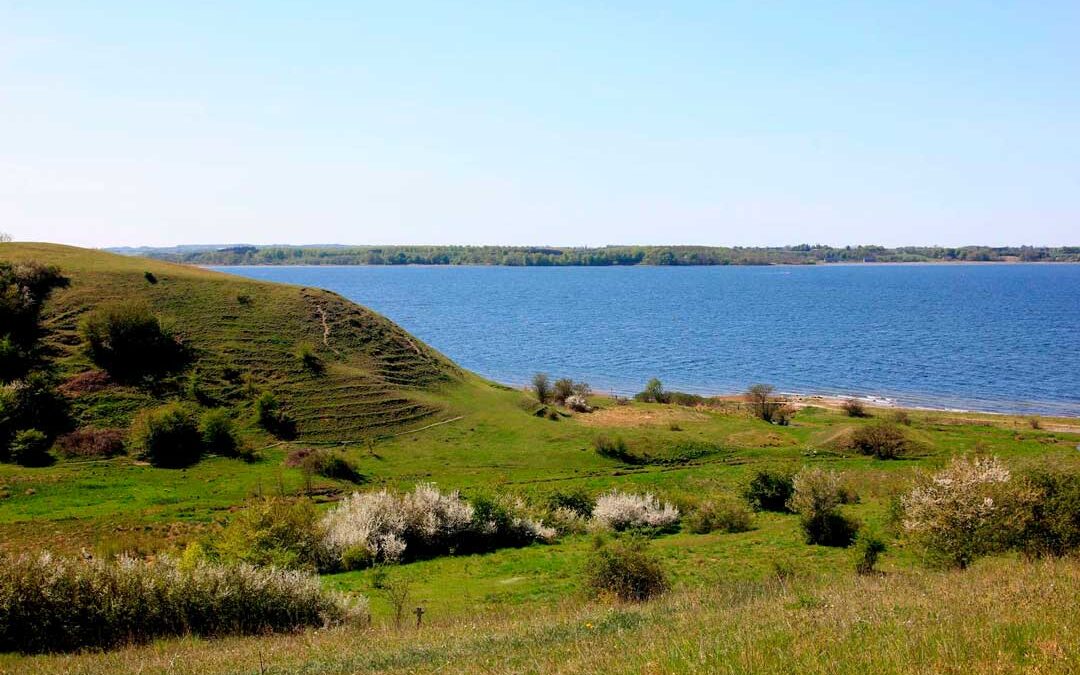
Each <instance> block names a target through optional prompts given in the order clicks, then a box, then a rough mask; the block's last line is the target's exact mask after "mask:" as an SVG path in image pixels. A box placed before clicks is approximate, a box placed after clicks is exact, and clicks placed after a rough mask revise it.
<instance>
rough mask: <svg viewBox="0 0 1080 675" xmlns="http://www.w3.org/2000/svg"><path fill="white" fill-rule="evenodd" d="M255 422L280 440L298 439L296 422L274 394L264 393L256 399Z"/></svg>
mask: <svg viewBox="0 0 1080 675" xmlns="http://www.w3.org/2000/svg"><path fill="white" fill-rule="evenodd" d="M255 421H256V422H257V423H258V425H259V426H260V427H262V428H263V429H265V430H266V431H268V432H270V433H271V434H273V435H274V436H276V437H278V438H282V439H290V438H295V437H296V421H295V420H293V418H292V417H291V416H290V415H289V414H288V413H287V412H286V411H285V409H284V408H282V406H281V402H280V401H278V398H277V396H274V394H273V393H272V392H269V391H267V392H263V393H262V394H260V395H259V397H258V398H257V399H255Z"/></svg>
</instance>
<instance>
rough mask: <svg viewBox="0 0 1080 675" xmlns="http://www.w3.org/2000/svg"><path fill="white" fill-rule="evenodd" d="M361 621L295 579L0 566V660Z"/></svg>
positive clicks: (351, 608)
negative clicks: (10, 655) (1, 655)
mask: <svg viewBox="0 0 1080 675" xmlns="http://www.w3.org/2000/svg"><path fill="white" fill-rule="evenodd" d="M364 615H366V602H365V601H364V600H363V599H360V600H358V601H353V602H347V601H346V600H345V599H344V598H342V597H340V596H335V595H331V594H328V593H326V592H324V591H323V590H322V588H321V586H320V585H319V580H318V579H317V578H316V577H314V576H309V575H306V574H303V573H300V572H295V571H286V570H280V569H275V568H257V567H253V566H251V565H232V566H226V565H218V564H214V563H210V562H208V561H205V560H195V561H191V562H187V561H185V562H184V563H179V562H177V561H174V560H172V559H169V558H161V559H158V560H156V561H154V562H145V561H142V560H135V559H130V558H120V559H118V560H116V561H103V560H89V561H84V560H69V559H64V558H58V557H53V556H51V555H49V554H41V555H36V556H34V555H28V554H23V555H18V556H5V557H2V558H0V652H8V651H20V652H49V651H71V650H76V649H84V648H105V647H113V646H117V645H120V644H124V643H129V642H145V641H149V640H153V639H157V638H161V637H167V636H176V635H187V634H193V635H200V636H221V635H229V634H261V633H265V632H267V631H282V630H294V629H296V628H299V627H303V626H323V625H326V624H333V623H339V622H343V621H346V620H349V619H350V618H358V617H361V616H364Z"/></svg>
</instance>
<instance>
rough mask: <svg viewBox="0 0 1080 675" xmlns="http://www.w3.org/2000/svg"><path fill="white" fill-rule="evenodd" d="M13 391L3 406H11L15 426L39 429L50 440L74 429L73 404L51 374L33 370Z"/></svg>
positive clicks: (12, 420) (11, 416) (11, 417)
mask: <svg viewBox="0 0 1080 675" xmlns="http://www.w3.org/2000/svg"><path fill="white" fill-rule="evenodd" d="M11 391H12V394H13V397H12V398H10V399H9V400H7V401H6V402H5V403H3V405H4V406H10V409H9V412H8V414H9V415H10V420H11V424H13V425H14V427H15V428H19V429H39V430H41V431H43V432H44V433H45V435H46V436H48V437H49V438H50V439H51V438H54V437H55V436H56V435H57V434H61V433H63V432H65V431H68V430H69V429H71V415H70V406H69V405H68V401H67V399H66V398H64V396H63V395H61V394H60V392H59V391H57V389H56V380H55V379H54V378H53V377H52V376H51V375H50V374H48V373H45V372H42V371H34V372H31V373H30V374H28V375H27V376H26V377H24V378H23V379H21V380H19V381H18V382H16V383H15V384H14V386H13V387H12V390H11Z"/></svg>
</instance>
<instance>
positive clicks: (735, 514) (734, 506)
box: [686, 500, 753, 534]
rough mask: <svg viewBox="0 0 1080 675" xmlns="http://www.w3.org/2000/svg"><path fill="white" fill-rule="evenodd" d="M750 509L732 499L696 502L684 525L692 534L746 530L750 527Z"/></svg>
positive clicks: (751, 517) (751, 518)
mask: <svg viewBox="0 0 1080 675" xmlns="http://www.w3.org/2000/svg"><path fill="white" fill-rule="evenodd" d="M752 520H753V516H752V514H751V513H750V510H749V509H748V508H747V507H746V506H745V505H744V504H741V503H739V502H736V501H734V500H713V501H706V502H702V503H701V504H698V505H697V507H696V508H695V509H693V510H692V511H691V512H690V513H689V514H688V515H687V516H686V527H687V529H689V530H690V531H691V532H693V533H694V534H708V533H709V532H717V531H719V532H729V533H734V532H746V531H747V530H749V529H750V528H751V522H752Z"/></svg>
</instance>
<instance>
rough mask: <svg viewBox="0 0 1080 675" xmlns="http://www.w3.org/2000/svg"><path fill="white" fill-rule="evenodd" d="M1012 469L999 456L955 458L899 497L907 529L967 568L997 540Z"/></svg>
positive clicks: (927, 546)
mask: <svg viewBox="0 0 1080 675" xmlns="http://www.w3.org/2000/svg"><path fill="white" fill-rule="evenodd" d="M1009 478H1010V475H1009V470H1008V468H1006V467H1005V465H1004V464H1002V463H1001V461H1000V460H999V459H998V458H997V457H977V458H974V459H968V458H957V459H954V460H953V461H952V463H951V464H949V466H947V467H946V468H945V469H942V470H941V471H939V472H938V473H936V474H934V475H932V476H929V477H925V478H923V479H922V480H920V481H919V482H918V483H917V484H916V485H915V487H914V488H913V489H912V490H911V492H909V493H908V494H906V495H904V496H903V497H902V498H901V501H900V503H901V506H902V507H903V521H902V523H903V527H904V531H905V532H906V533H907V534H908V535H910V536H911V537H912V539H914V540H915V541H917V542H918V543H920V544H922V546H923V547H924V548H925V549H926V551H927V552H928V553H929V554H931V556H933V557H936V558H939V559H941V560H942V561H944V562H946V563H948V564H952V565H955V566H956V567H960V568H963V567H967V566H968V564H970V563H971V561H972V560H974V559H975V558H976V557H977V556H979V555H982V554H984V553H988V552H990V551H992V550H993V549H994V548H995V546H997V544H998V543H1000V542H999V537H1000V534H1001V530H1002V527H1001V524H1002V520H1003V518H1004V517H1006V516H1007V513H1006V511H1007V509H1005V504H1003V500H1004V499H1006V498H1007V496H1008V495H1007V493H1006V492H1005V490H1004V489H1003V488H1004V486H1005V484H1007V483H1008V482H1009Z"/></svg>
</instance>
